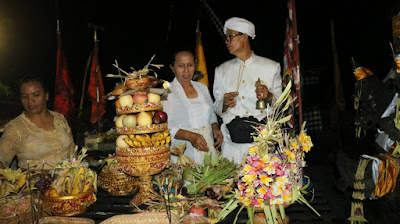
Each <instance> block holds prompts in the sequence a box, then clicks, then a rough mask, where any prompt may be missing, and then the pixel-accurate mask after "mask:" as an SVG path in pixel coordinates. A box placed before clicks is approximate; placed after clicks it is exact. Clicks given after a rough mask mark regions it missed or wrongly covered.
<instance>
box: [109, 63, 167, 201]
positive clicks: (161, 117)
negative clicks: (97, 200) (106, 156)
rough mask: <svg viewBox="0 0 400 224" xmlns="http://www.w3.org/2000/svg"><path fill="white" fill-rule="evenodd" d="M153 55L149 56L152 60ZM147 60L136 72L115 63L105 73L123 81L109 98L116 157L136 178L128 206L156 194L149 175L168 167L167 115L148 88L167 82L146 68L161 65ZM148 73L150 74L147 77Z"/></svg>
mask: <svg viewBox="0 0 400 224" xmlns="http://www.w3.org/2000/svg"><path fill="white" fill-rule="evenodd" d="M154 57H155V55H154V56H153V57H152V58H151V59H150V62H151V61H152V60H153V59H154ZM150 62H149V63H148V64H147V65H146V66H145V67H144V68H143V69H141V70H139V71H136V70H134V71H132V72H130V73H129V72H125V71H123V70H122V69H121V68H120V67H118V65H114V66H115V67H117V68H118V72H119V75H112V74H109V75H108V77H121V76H120V74H121V72H122V73H123V74H124V75H123V76H122V77H123V78H125V80H124V82H123V83H121V84H120V85H118V86H116V87H115V89H114V91H113V92H112V93H110V96H112V97H111V98H110V99H115V98H117V97H118V98H117V101H116V102H115V110H116V111H115V112H116V115H117V116H118V118H117V119H116V121H115V126H116V128H115V130H116V132H117V134H118V135H120V136H119V137H118V138H117V141H116V146H117V147H116V157H115V158H116V160H117V161H118V164H119V165H118V166H119V167H121V170H122V171H123V172H124V173H126V174H128V175H131V176H134V177H138V180H139V192H138V193H137V194H136V195H135V196H134V198H133V199H132V200H131V202H130V204H131V205H132V206H134V207H135V206H138V205H142V204H144V203H145V202H146V201H148V200H153V199H155V198H157V197H160V196H159V195H158V194H157V193H156V192H155V191H154V190H153V184H152V182H151V179H152V177H151V176H152V175H154V174H157V173H160V172H161V171H163V170H164V169H165V168H167V167H169V166H170V161H169V157H170V152H169V143H170V141H171V137H170V136H169V131H168V124H167V114H166V113H164V112H162V109H163V105H162V103H161V95H160V94H158V93H154V92H152V89H153V88H154V87H155V86H156V85H157V84H161V83H163V82H164V83H163V87H164V90H163V91H162V94H163V93H165V92H166V88H168V87H167V86H168V85H169V83H168V82H166V81H163V80H157V74H156V73H155V71H154V70H153V69H150V68H149V67H156V68H160V67H162V66H163V65H158V64H152V63H150ZM149 72H151V73H154V76H150V75H149Z"/></svg>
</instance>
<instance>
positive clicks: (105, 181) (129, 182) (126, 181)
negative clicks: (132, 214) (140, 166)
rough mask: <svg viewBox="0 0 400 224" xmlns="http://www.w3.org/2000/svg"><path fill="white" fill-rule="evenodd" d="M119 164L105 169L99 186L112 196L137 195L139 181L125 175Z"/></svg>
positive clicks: (100, 176)
mask: <svg viewBox="0 0 400 224" xmlns="http://www.w3.org/2000/svg"><path fill="white" fill-rule="evenodd" d="M118 165H119V164H118V163H116V164H115V163H114V164H111V165H110V166H109V167H103V169H102V170H101V171H100V174H99V182H98V184H99V185H100V186H101V187H102V188H103V189H104V190H106V191H107V192H108V193H109V194H110V195H112V196H126V195H131V194H136V193H137V192H138V190H139V185H138V182H137V180H136V179H135V178H134V177H133V176H130V175H127V174H126V173H124V172H123V171H122V170H121V168H120V167H118Z"/></svg>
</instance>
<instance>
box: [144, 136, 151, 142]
mask: <svg viewBox="0 0 400 224" xmlns="http://www.w3.org/2000/svg"><path fill="white" fill-rule="evenodd" d="M144 140H145V142H147V143H150V142H151V137H150V135H148V134H144Z"/></svg>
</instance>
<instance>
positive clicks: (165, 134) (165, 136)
mask: <svg viewBox="0 0 400 224" xmlns="http://www.w3.org/2000/svg"><path fill="white" fill-rule="evenodd" d="M163 136H164V138H167V137H168V136H169V131H168V130H166V131H164V132H163Z"/></svg>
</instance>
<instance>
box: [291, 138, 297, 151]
mask: <svg viewBox="0 0 400 224" xmlns="http://www.w3.org/2000/svg"><path fill="white" fill-rule="evenodd" d="M290 148H291V149H299V144H298V143H297V141H296V140H294V139H292V140H291V141H290Z"/></svg>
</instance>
